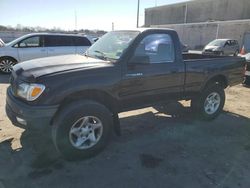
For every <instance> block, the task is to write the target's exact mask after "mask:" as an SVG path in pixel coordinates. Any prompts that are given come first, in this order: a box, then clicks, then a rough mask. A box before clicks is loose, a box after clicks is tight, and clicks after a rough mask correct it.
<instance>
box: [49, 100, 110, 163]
mask: <svg viewBox="0 0 250 188" xmlns="http://www.w3.org/2000/svg"><path fill="white" fill-rule="evenodd" d="M84 122H85V123H84ZM97 125H98V126H97ZM81 126H82V128H80V127H81ZM112 126H113V119H112V114H111V112H110V111H109V110H108V109H107V108H106V107H105V106H103V105H102V104H99V103H97V102H94V101H76V102H72V103H71V104H68V105H66V106H64V107H63V109H62V110H60V112H59V114H58V115H57V116H56V118H55V121H54V123H53V127H52V139H53V142H54V144H55V147H56V148H57V150H58V151H59V153H61V154H62V156H63V157H64V158H65V159H67V160H70V161H72V160H80V159H84V158H89V157H92V156H95V155H96V154H98V153H99V152H101V151H102V149H103V148H104V147H105V146H106V145H107V142H108V140H109V138H110V133H111V129H112ZM90 127H91V128H90ZM93 135H94V136H93ZM94 138H95V139H94ZM93 140H94V141H93Z"/></svg>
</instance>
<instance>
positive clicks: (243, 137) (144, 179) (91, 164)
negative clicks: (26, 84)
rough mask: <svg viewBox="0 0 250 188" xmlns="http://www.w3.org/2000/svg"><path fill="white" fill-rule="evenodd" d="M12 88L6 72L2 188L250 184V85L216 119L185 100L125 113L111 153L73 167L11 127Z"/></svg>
mask: <svg viewBox="0 0 250 188" xmlns="http://www.w3.org/2000/svg"><path fill="white" fill-rule="evenodd" d="M7 86H8V77H7V76H4V75H0V99H1V100H0V188H3V187H7V188H9V187H11V188H12V187H24V188H29V187H32V188H36V187H54V188H55V187H74V188H76V187H98V188H99V187H109V188H111V187H115V188H117V187H150V188H152V187H171V188H182V187H190V188H196V187H202V188H207V187H216V188H217V187H221V188H236V187H242V188H247V187H250V179H249V176H250V163H249V158H250V119H249V118H250V88H245V87H243V86H241V85H239V86H236V87H232V88H230V89H227V91H226V93H227V101H226V105H225V108H224V113H223V114H221V115H220V116H219V118H217V119H216V120H215V121H212V122H201V121H198V120H196V119H195V118H194V117H193V115H192V114H191V112H190V110H189V108H188V107H187V104H188V103H186V102H182V103H173V104H172V103H171V104H165V105H162V106H156V107H151V108H146V109H141V110H137V111H131V112H127V113H122V114H120V115H119V116H120V117H121V125H122V133H123V135H122V136H121V137H114V138H113V139H112V140H111V143H110V145H109V146H108V147H107V148H106V149H105V150H104V152H102V153H101V154H99V155H98V156H96V157H94V158H91V159H88V160H84V161H80V162H66V161H63V160H62V159H60V158H58V157H57V156H56V157H55V156H54V155H53V152H52V151H51V153H50V154H51V155H49V156H46V155H43V153H39V152H37V151H36V149H37V148H39V142H38V140H39V139H40V137H39V136H37V135H36V136H33V137H32V136H30V135H29V133H27V131H24V130H22V129H19V128H16V127H14V126H13V125H12V124H11V123H10V121H9V120H8V119H7V117H6V115H5V111H4V105H5V92H6V88H7ZM40 135H42V133H40ZM34 140H36V142H34ZM37 154H40V155H37Z"/></svg>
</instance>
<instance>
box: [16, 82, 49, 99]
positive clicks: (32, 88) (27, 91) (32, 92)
mask: <svg viewBox="0 0 250 188" xmlns="http://www.w3.org/2000/svg"><path fill="white" fill-rule="evenodd" d="M44 90H45V86H44V85H42V84H28V83H22V84H20V85H19V86H18V89H17V95H18V96H19V97H21V98H24V99H26V100H27V101H34V100H36V99H37V98H38V97H39V96H40V95H41V94H42V93H43V91H44Z"/></svg>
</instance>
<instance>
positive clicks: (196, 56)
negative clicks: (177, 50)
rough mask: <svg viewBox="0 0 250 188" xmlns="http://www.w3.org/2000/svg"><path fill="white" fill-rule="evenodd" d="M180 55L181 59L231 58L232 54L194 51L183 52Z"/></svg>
mask: <svg viewBox="0 0 250 188" xmlns="http://www.w3.org/2000/svg"><path fill="white" fill-rule="evenodd" d="M182 57H183V60H195V59H196V60H198V59H221V58H232V56H217V55H203V54H195V53H183V54H182Z"/></svg>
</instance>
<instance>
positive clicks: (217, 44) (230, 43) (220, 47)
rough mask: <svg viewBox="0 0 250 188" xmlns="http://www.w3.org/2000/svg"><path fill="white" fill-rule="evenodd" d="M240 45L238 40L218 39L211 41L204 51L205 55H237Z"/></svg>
mask: <svg viewBox="0 0 250 188" xmlns="http://www.w3.org/2000/svg"><path fill="white" fill-rule="evenodd" d="M239 51H240V46H239V43H238V41H237V40H232V39H216V40H214V41H212V42H210V43H209V44H208V45H206V46H205V48H204V49H203V51H202V54H205V55H234V56H237V55H238V54H239Z"/></svg>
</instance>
